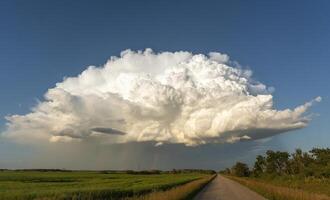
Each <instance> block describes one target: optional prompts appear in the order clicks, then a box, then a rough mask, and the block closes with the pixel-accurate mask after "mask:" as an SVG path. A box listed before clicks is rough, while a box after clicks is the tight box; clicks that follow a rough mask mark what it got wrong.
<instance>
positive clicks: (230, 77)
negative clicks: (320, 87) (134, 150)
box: [3, 49, 321, 145]
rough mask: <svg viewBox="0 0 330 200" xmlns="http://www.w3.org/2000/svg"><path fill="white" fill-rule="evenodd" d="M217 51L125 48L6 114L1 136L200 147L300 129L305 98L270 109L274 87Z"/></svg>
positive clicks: (17, 138)
mask: <svg viewBox="0 0 330 200" xmlns="http://www.w3.org/2000/svg"><path fill="white" fill-rule="evenodd" d="M228 63H230V62H229V57H228V56H227V55H225V54H220V53H217V52H211V53H209V56H205V55H202V54H197V55H194V54H192V53H190V52H184V51H180V52H162V53H154V52H153V51H152V50H151V49H146V50H145V51H137V52H135V51H131V50H125V51H123V52H122V53H121V57H111V59H110V60H109V61H108V62H107V63H106V64H105V65H104V66H103V67H94V66H91V67H88V68H87V69H86V70H85V71H83V72H82V73H81V74H80V75H79V76H77V77H69V78H65V79H64V80H63V81H62V82H60V83H57V84H56V86H55V87H54V88H51V89H49V90H48V92H47V93H46V94H45V99H44V101H42V102H40V103H38V105H36V107H34V108H33V110H32V111H31V113H28V114H26V115H12V116H8V117H7V120H8V123H7V129H6V130H5V132H4V133H3V135H4V136H6V137H9V138H13V139H15V140H20V141H42V140H46V141H50V142H61V141H64V142H70V141H77V140H83V139H85V138H88V137H95V138H101V139H102V141H103V142H104V141H106V142H109V143H125V142H130V141H155V142H156V143H157V145H161V144H163V143H184V144H186V145H198V144H205V143H211V142H235V141H237V140H242V139H243V140H248V139H260V138H266V137H270V136H272V135H274V134H278V133H282V132H286V131H290V130H294V129H299V128H303V127H305V126H306V125H307V124H308V121H309V118H308V117H306V116H305V112H306V110H307V109H308V107H310V106H311V105H312V103H313V102H314V101H321V97H317V98H316V99H315V100H313V101H311V102H307V103H306V104H304V105H301V106H298V107H297V108H295V109H293V110H290V109H285V110H276V109H274V108H273V98H272V95H271V92H272V91H273V90H274V88H272V87H269V88H268V87H267V86H265V85H264V84H262V83H260V82H258V81H255V80H253V79H252V78H251V76H252V71H250V70H243V69H239V68H235V67H231V66H229V64H228Z"/></svg>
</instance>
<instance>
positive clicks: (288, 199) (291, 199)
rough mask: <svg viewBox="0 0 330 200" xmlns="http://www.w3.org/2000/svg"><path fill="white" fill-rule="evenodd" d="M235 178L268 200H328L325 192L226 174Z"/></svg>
mask: <svg viewBox="0 0 330 200" xmlns="http://www.w3.org/2000/svg"><path fill="white" fill-rule="evenodd" d="M226 177H228V178H230V179H232V180H235V181H237V182H239V183H241V184H243V185H245V186H247V187H249V188H250V189H252V190H254V191H256V192H257V193H259V194H261V195H263V196H264V197H266V198H267V199H270V200H330V197H329V196H327V195H325V194H316V193H312V192H308V191H306V190H303V189H298V188H293V187H283V186H278V185H275V184H273V183H269V182H265V181H262V180H257V179H252V178H239V177H233V176H226Z"/></svg>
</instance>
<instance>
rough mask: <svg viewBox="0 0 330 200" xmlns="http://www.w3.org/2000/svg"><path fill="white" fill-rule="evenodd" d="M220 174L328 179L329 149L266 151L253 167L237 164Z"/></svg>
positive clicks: (329, 170) (329, 167)
mask: <svg viewBox="0 0 330 200" xmlns="http://www.w3.org/2000/svg"><path fill="white" fill-rule="evenodd" d="M220 173H223V174H229V175H234V176H239V177H247V176H254V177H259V176H262V175H267V174H273V175H279V176H281V175H300V176H303V177H309V176H313V177H319V178H322V177H323V178H330V148H313V149H312V150H310V151H308V152H303V151H302V150H301V149H296V150H295V152H294V153H292V154H290V153H288V152H285V151H272V150H268V151H267V152H266V155H264V156H262V155H258V156H257V157H256V160H255V163H254V165H253V167H252V168H251V169H250V168H249V167H248V165H247V164H245V163H243V162H237V163H236V164H235V165H234V166H232V167H231V168H226V169H225V170H223V171H221V172H220Z"/></svg>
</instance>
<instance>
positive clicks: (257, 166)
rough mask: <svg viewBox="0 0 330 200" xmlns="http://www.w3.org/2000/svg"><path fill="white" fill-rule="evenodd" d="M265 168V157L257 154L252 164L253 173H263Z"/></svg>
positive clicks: (257, 174)
mask: <svg viewBox="0 0 330 200" xmlns="http://www.w3.org/2000/svg"><path fill="white" fill-rule="evenodd" d="M265 170H266V160H265V157H263V156H261V155H258V156H257V158H256V162H255V163H254V166H253V174H254V175H256V176H259V175H260V174H262V173H264V172H265Z"/></svg>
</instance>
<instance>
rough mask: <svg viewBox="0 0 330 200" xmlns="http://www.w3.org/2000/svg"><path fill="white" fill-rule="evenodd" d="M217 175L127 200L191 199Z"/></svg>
mask: <svg viewBox="0 0 330 200" xmlns="http://www.w3.org/2000/svg"><path fill="white" fill-rule="evenodd" d="M214 177H215V175H210V176H207V177H204V178H201V179H198V180H195V181H191V182H189V183H186V184H184V185H180V186H177V187H174V188H172V189H169V190H166V191H156V192H152V193H150V194H147V195H143V196H140V197H132V198H128V199H127V200H185V199H191V198H192V197H193V196H194V195H195V194H197V192H199V191H200V190H201V189H202V188H203V187H204V186H205V185H206V184H207V183H209V182H210V181H211V180H212V179H213V178H214Z"/></svg>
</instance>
